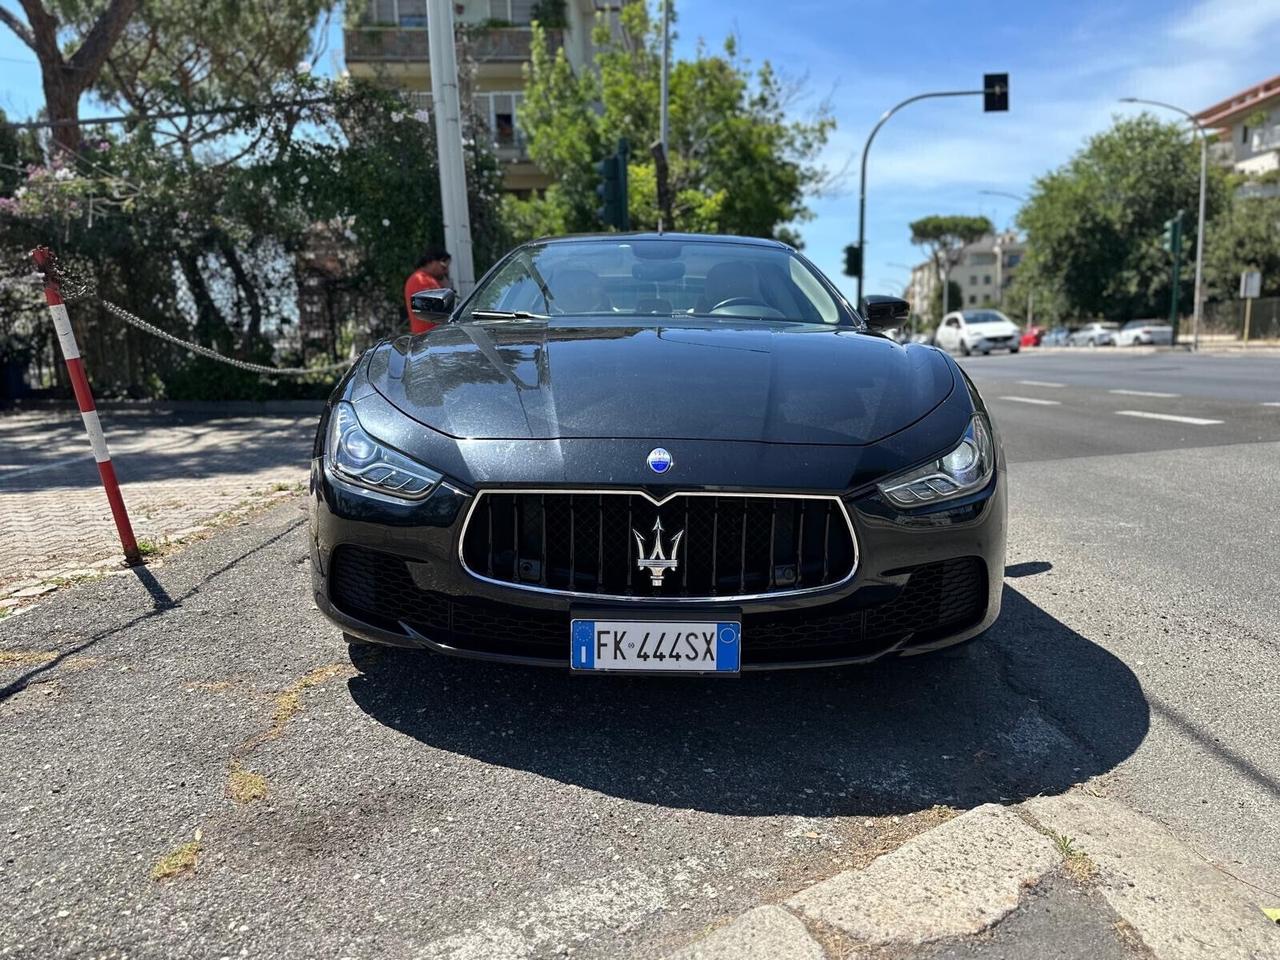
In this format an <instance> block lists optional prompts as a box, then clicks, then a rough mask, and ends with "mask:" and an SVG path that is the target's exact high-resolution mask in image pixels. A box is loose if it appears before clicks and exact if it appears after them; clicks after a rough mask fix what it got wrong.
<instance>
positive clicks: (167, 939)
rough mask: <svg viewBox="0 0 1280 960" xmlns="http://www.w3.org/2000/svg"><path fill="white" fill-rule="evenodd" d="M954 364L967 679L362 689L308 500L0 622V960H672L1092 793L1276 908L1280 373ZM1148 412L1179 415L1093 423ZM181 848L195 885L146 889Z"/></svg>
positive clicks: (413, 680) (380, 675) (423, 674)
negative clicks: (981, 455)
mask: <svg viewBox="0 0 1280 960" xmlns="http://www.w3.org/2000/svg"><path fill="white" fill-rule="evenodd" d="M1206 360H1210V361H1212V365H1208V364H1206V365H1202V363H1203V362H1204V361H1206ZM1156 362H1159V363H1161V364H1163V365H1166V366H1173V367H1174V370H1172V371H1167V373H1169V374H1171V375H1172V376H1170V380H1169V382H1165V383H1164V384H1163V386H1164V387H1167V389H1160V388H1158V387H1155V386H1154V385H1152V383H1151V382H1150V380H1148V379H1143V378H1144V377H1147V376H1148V374H1150V371H1148V373H1142V372H1141V371H1140V368H1146V367H1149V366H1150V365H1152V364H1154V363H1156ZM966 366H967V369H968V370H969V371H970V372H971V374H972V375H973V376H974V377H975V378H976V379H977V381H978V382H979V384H980V386H981V387H982V389H983V391H984V395H985V396H987V397H988V399H989V402H990V405H991V408H992V410H993V412H994V417H995V421H996V425H997V429H998V430H999V431H1000V433H1001V435H1002V437H1003V438H1004V441H1005V443H1006V448H1007V451H1008V456H1009V461H1010V477H1011V482H1012V504H1011V523H1012V526H1011V536H1010V556H1009V569H1008V571H1007V572H1008V579H1007V581H1006V588H1005V589H1006V594H1005V606H1004V613H1003V615H1002V617H1001V619H1000V621H999V622H998V623H997V625H996V626H995V627H994V628H993V629H992V631H990V632H989V634H988V635H987V636H985V637H984V638H983V639H981V640H980V641H979V642H977V643H974V644H971V645H969V646H967V647H965V648H962V650H961V651H960V652H959V653H958V654H953V655H950V656H943V657H934V658H921V659H916V660H905V661H900V662H893V663H886V664H881V665H876V666H873V667H871V668H867V669H860V670H846V671H838V672H830V673H791V674H779V675H766V676H761V675H748V676H744V677H743V678H742V679H740V680H735V681H727V682H724V681H721V682H716V683H710V682H707V681H692V682H690V681H688V680H679V679H673V680H646V681H644V682H637V681H634V680H628V679H624V678H613V677H599V678H594V677H593V678H581V677H570V676H566V675H562V674H559V673H552V672H546V671H534V670H521V669H511V668H498V667H491V666H485V665H478V664H473V663H467V662H458V661H451V660H445V659H439V658H431V657H426V656H420V655H412V654H404V653H398V652H385V653H378V652H374V653H368V652H361V653H357V655H356V656H355V657H354V658H350V657H348V655H347V651H346V649H345V646H344V644H343V643H342V642H341V640H340V638H339V636H338V634H337V632H336V631H335V630H334V629H333V628H332V627H330V626H328V625H327V624H326V623H325V622H324V621H323V620H322V618H321V617H320V616H319V615H318V614H317V613H316V611H315V610H314V609H313V608H312V606H311V604H310V601H309V599H308V596H307V570H306V561H305V537H304V529H303V527H302V523H303V515H302V513H301V512H300V505H299V504H298V503H291V504H288V505H286V506H284V507H281V508H278V509H276V510H274V511H272V512H270V513H268V514H266V515H264V516H263V517H261V518H260V519H259V520H257V521H255V522H254V523H250V524H244V525H241V526H238V527H234V528H232V529H231V530H229V531H228V532H227V533H226V534H225V535H223V536H219V537H218V538H216V539H213V540H210V541H208V542H205V543H201V544H197V545H195V546H192V547H190V548H189V549H187V550H186V551H184V552H183V553H181V554H179V555H178V556H176V557H174V558H172V559H170V560H169V561H167V562H166V563H165V564H164V565H163V566H162V567H159V568H158V569H154V570H140V571H138V572H137V573H136V575H133V574H130V575H124V576H121V577H117V578H113V579H111V580H109V581H104V582H98V583H91V584H85V585H82V586H78V587H74V588H72V589H71V590H69V591H66V592H64V593H61V594H59V595H58V596H57V597H56V598H55V599H54V600H52V601H51V602H46V603H43V604H42V605H41V606H39V607H37V608H36V609H34V610H32V611H30V612H27V613H23V614H21V615H19V616H16V617H13V618H11V619H9V620H6V621H3V622H0V649H3V651H4V652H5V653H6V654H7V656H8V659H7V660H0V667H3V672H0V684H2V685H3V686H0V768H2V769H4V770H5V775H4V776H3V777H0V851H2V853H3V856H2V859H3V862H2V863H0V902H4V903H5V904H7V905H10V906H9V909H6V910H5V911H0V949H3V948H8V949H9V951H10V953H11V954H13V955H17V956H32V957H34V956H39V957H72V956H83V955H88V954H95V955H96V954H102V953H106V954H108V955H111V956H115V955H118V954H121V953H126V952H127V953H128V955H129V956H132V957H152V956H156V957H159V956H164V957H207V956H220V955H239V954H241V953H242V951H243V953H244V955H248V956H272V957H311V956H317V955H324V956H334V957H340V956H351V957H378V956H405V957H426V958H437V957H438V958H445V957H448V958H456V960H462V958H481V957H486V958H487V957H526V956H528V957H542V956H554V955H563V954H566V953H567V952H569V951H570V950H572V951H573V953H574V956H579V957H618V956H642V957H647V956H656V955H659V954H660V953H662V952H663V951H664V950H665V949H667V948H669V947H672V946H675V945H678V944H681V943H684V942H686V941H687V940H688V939H690V938H691V937H693V936H694V935H696V934H698V933H699V932H701V931H702V930H704V929H705V928H706V927H707V926H709V925H711V924H714V923H716V922H718V921H720V920H721V919H723V918H725V917H729V916H733V915H736V914H737V913H739V912H741V911H742V910H744V909H746V908H748V907H750V906H753V905H754V904H756V903H758V902H759V901H760V900H762V899H768V900H774V899H778V898H780V897H782V896H783V895H785V894H787V893H790V892H792V891H793V890H795V889H797V888H799V887H802V886H804V885H806V884H807V883H809V882H812V881H813V880H815V879H818V878H821V877H824V876H827V875H829V874H832V873H835V872H837V871H838V870H840V869H842V868H843V867H845V866H847V865H849V864H859V863H863V862H866V860H867V859H869V858H870V857H871V856H873V855H874V854H875V853H876V852H878V851H880V850H883V849H886V848H891V847H892V846H894V845H896V844H897V843H900V842H901V841H902V840H903V839H905V838H906V837H907V836H909V835H910V834H911V833H912V832H914V831H916V830H919V829H925V828H927V827H928V826H930V825H932V824H933V823H935V822H936V820H937V816H938V812H937V811H935V810H934V809H933V808H934V806H935V805H939V804H944V805H948V806H951V807H955V808H968V807H971V806H974V805H977V804H979V803H983V802H987V801H996V802H1000V801H1012V800H1018V799H1021V798H1024V797H1028V796H1033V795H1036V794H1041V793H1044V794H1053V793H1059V792H1062V791H1064V790H1067V789H1069V788H1071V787H1072V786H1073V785H1076V784H1084V785H1085V786H1086V788H1087V789H1089V790H1092V791H1094V792H1098V793H1103V794H1106V795H1110V796H1113V797H1117V798H1120V799H1122V800H1124V801H1126V802H1127V803H1130V804H1131V805H1133V806H1134V807H1136V808H1137V809H1139V810H1141V811H1142V812H1144V813H1147V814H1148V815H1151V816H1153V817H1155V818H1157V819H1159V820H1160V821H1162V822H1163V823H1165V824H1166V825H1168V827H1169V829H1170V830H1171V831H1172V832H1173V833H1175V834H1176V835H1177V836H1179V837H1181V838H1183V839H1185V840H1186V841H1187V842H1189V843H1191V844H1193V845H1194V846H1195V847H1196V849H1197V850H1199V851H1200V852H1201V853H1202V854H1203V856H1205V857H1206V858H1208V859H1209V860H1211V861H1212V862H1214V863H1217V864H1219V865H1221V866H1222V867H1223V868H1224V869H1226V870H1229V871H1230V872H1231V873H1233V874H1235V875H1236V876H1238V877H1241V878H1243V879H1244V880H1246V881H1248V882H1250V883H1254V884H1257V885H1258V886H1260V887H1263V888H1264V889H1266V890H1269V891H1271V892H1272V894H1273V895H1274V896H1273V901H1274V902H1276V903H1280V831H1277V830H1276V829H1275V824H1276V823H1278V822H1280V737H1277V736H1276V729H1277V721H1276V717H1277V716H1280V657H1277V647H1278V646H1280V629H1278V628H1277V626H1276V624H1277V620H1278V618H1277V612H1278V611H1277V606H1280V601H1277V597H1276V590H1275V583H1276V577H1275V572H1274V566H1275V561H1276V557H1277V553H1278V551H1277V546H1276V545H1277V534H1278V533H1280V529H1278V527H1277V523H1278V521H1277V516H1280V502H1278V497H1277V493H1276V491H1277V485H1276V482H1275V475H1276V470H1277V467H1280V408H1275V407H1264V406H1262V404H1263V403H1264V402H1268V396H1267V394H1266V388H1267V386H1268V384H1270V386H1271V388H1272V390H1273V391H1274V392H1275V393H1276V394H1278V395H1277V396H1275V397H1273V398H1271V399H1273V400H1277V401H1280V361H1277V360H1274V359H1263V358H1240V359H1238V360H1237V359H1236V358H1230V359H1226V360H1222V361H1219V360H1216V359H1213V358H1206V357H1196V358H1187V357H1177V358H1174V357H1172V356H1171V355H1168V354H1161V355H1151V356H1138V355H1131V356H1129V357H1117V356H1114V355H1113V356H1108V357H1106V358H1105V359H1103V358H1100V357H1095V356H1094V355H1093V354H1091V353H1086V352H1071V353H1067V352H1064V353H1063V354H1061V355H1059V356H1052V355H1044V356H1035V355H1028V354H1027V353H1025V352H1024V353H1023V354H1020V355H1019V356H1017V357H1007V356H995V357H990V358H974V359H972V360H970V361H966ZM1104 372H1105V373H1106V377H1107V378H1108V379H1104V380H1103V381H1102V382H1084V381H1096V380H1097V378H1099V377H1102V376H1103V373H1104ZM1155 373H1160V371H1155ZM1151 375H1154V374H1151ZM1019 381H1040V385H1039V386H1037V385H1032V384H1028V383H1025V382H1022V383H1020V382H1019ZM1174 382H1176V385H1170V384H1171V383H1174ZM1192 382H1194V383H1196V384H1197V385H1198V386H1197V390H1196V391H1195V392H1193V391H1192V390H1190V389H1189V388H1188V387H1186V386H1184V384H1186V383H1192ZM1249 382H1251V383H1254V385H1255V386H1254V388H1252V389H1253V390H1254V392H1253V393H1252V394H1250V395H1249V396H1248V397H1242V396H1240V395H1238V393H1237V391H1238V390H1240V389H1241V384H1244V383H1249ZM1049 383H1061V384H1062V385H1061V386H1048V385H1047V384H1049ZM1215 384H1219V385H1218V386H1215ZM1148 387H1151V389H1150V390H1148V391H1147V392H1162V393H1178V394H1180V396H1177V397H1150V396H1133V395H1130V394H1113V393H1110V392H1109V391H1111V390H1115V389H1143V390H1146V389H1147V388H1148ZM1008 397H1022V398H1024V399H1023V400H1009V399H1007V398H1008ZM1026 399H1039V400H1044V401H1052V402H1045V403H1027V402H1025V400H1026ZM1122 410H1137V411H1141V412H1147V413H1155V414H1161V415H1170V416H1182V417H1190V418H1194V419H1196V420H1215V421H1221V422H1219V423H1203V424H1198V423H1196V424H1193V423H1189V422H1184V421H1170V420H1160V419H1150V418H1145V417H1134V416H1129V415H1121V414H1120V413H1119V411H1122ZM256 777H261V778H263V779H262V780H261V781H259V780H257V779H255V778H256ZM262 793H265V796H264V797H262V798H260V799H254V798H255V797H256V796H258V795H259V794H262ZM237 796H238V797H239V801H237V799H236V797H237ZM197 833H198V836H199V839H198V840H197V839H196V837H197ZM184 844H198V850H194V849H193V848H191V847H188V848H187V849H186V850H185V851H183V850H182V849H181V848H182V847H183V845H184ZM175 852H177V853H179V854H180V855H179V856H177V857H176V858H175V859H173V860H172V861H171V863H172V864H174V865H177V866H178V867H179V868H180V865H181V863H182V862H183V861H182V856H181V854H183V853H185V854H191V853H194V855H195V869H194V872H178V873H177V875H175V876H172V877H170V878H168V879H164V880H153V879H152V871H153V869H155V868H156V867H157V866H158V865H161V864H162V863H163V862H164V861H163V858H165V856H166V855H167V854H173V853H175ZM1008 955H1009V956H1018V955H1019V954H1018V953H1017V950H1016V948H1011V951H1010V953H1009V954H1008Z"/></svg>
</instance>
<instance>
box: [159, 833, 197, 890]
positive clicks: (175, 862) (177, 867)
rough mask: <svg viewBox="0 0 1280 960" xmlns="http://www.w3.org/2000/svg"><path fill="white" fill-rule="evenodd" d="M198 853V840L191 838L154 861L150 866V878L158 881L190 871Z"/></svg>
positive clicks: (193, 868)
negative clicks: (153, 864)
mask: <svg viewBox="0 0 1280 960" xmlns="http://www.w3.org/2000/svg"><path fill="white" fill-rule="evenodd" d="M199 853H200V841H199V840H198V839H197V840H192V841H191V842H190V843H184V844H183V845H182V846H180V847H177V848H176V849H174V850H170V851H169V852H168V853H166V854H165V855H164V856H163V857H161V858H160V859H159V860H157V861H156V864H155V866H153V867H152V868H151V879H152V880H156V881H160V880H167V879H169V878H170V877H176V876H179V875H181V874H184V873H191V872H193V871H194V870H195V868H196V857H197V855H198V854H199Z"/></svg>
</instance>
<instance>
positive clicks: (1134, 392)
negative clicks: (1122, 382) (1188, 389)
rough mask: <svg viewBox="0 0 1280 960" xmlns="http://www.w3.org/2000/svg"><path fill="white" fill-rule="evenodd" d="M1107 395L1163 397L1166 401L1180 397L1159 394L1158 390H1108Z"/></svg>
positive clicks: (1174, 394) (1178, 394)
mask: <svg viewBox="0 0 1280 960" xmlns="http://www.w3.org/2000/svg"><path fill="white" fill-rule="evenodd" d="M1107 393H1114V394H1118V395H1119V396H1122V397H1163V398H1165V399H1166V400H1167V399H1172V398H1173V397H1180V396H1182V394H1180V393H1160V392H1159V391H1158V390H1108V391H1107Z"/></svg>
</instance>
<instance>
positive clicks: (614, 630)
mask: <svg viewBox="0 0 1280 960" xmlns="http://www.w3.org/2000/svg"><path fill="white" fill-rule="evenodd" d="M570 631H571V634H570V637H571V643H570V654H569V665H570V666H571V667H572V668H573V669H574V670H638V671H644V672H646V673H661V672H676V671H680V672H699V671H706V672H714V673H737V672H738V670H739V668H740V666H741V663H742V625H741V624H740V623H738V622H736V621H721V622H716V621H713V620H709V621H701V620H695V621H679V620H574V621H573V625H572V627H571V628H570Z"/></svg>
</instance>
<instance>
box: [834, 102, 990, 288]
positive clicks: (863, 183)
mask: <svg viewBox="0 0 1280 960" xmlns="http://www.w3.org/2000/svg"><path fill="white" fill-rule="evenodd" d="M999 92H1000V93H1003V94H1004V95H1005V98H1006V105H1005V106H1004V107H1001V108H993V109H1007V108H1008V106H1007V93H1008V86H1007V80H1006V81H1005V87H1004V89H1003V90H1002V91H999ZM991 93H992V91H990V90H987V89H982V90H939V91H935V92H933V93H918V94H916V95H915V96H914V97H907V99H905V100H903V101H902V102H901V103H897V104H894V105H893V106H892V107H890V108H889V109H888V110H886V111H885V112H884V114H883V115H882V116H881V117H880V119H879V120H877V121H876V125H875V126H874V127H872V128H871V133H870V134H869V135H868V136H867V142H866V143H865V144H864V145H863V147H862V172H861V175H860V176H859V179H858V253H859V255H860V256H861V258H862V264H861V266H862V269H860V270H859V271H858V303H859V304H861V303H862V278H863V276H864V275H865V274H866V272H867V247H866V242H865V241H866V224H867V154H868V153H870V152H871V141H873V140H875V138H876V134H877V133H879V132H880V128H881V127H883V126H884V125H885V122H886V121H887V120H888V119H889V118H890V117H892V116H893V115H894V114H895V113H897V112H898V111H899V110H901V109H902V108H903V107H905V106H906V105H907V104H909V103H915V102H916V101H917V100H931V99H935V98H937V97H989V96H990V95H991Z"/></svg>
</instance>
